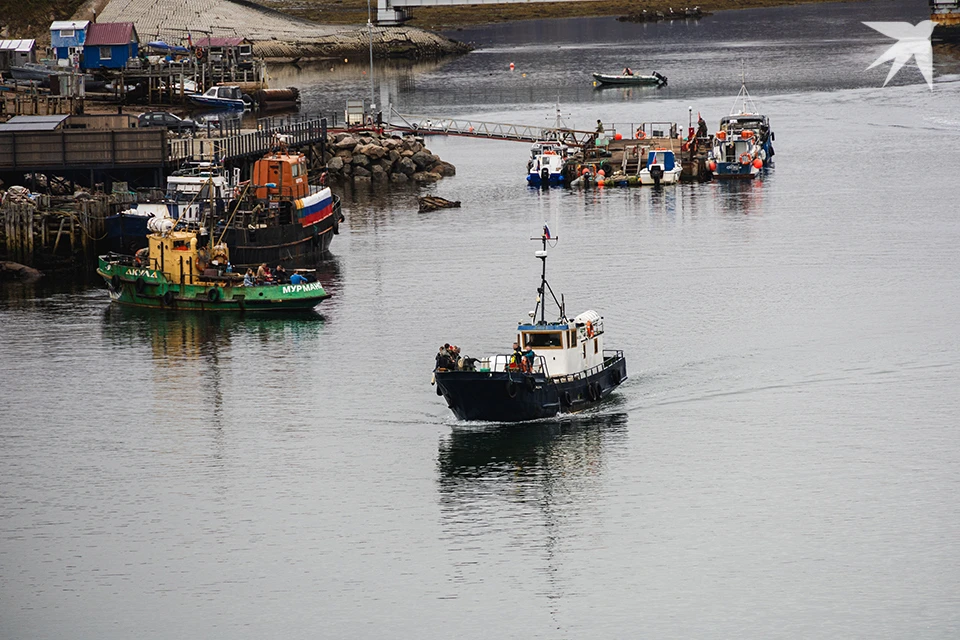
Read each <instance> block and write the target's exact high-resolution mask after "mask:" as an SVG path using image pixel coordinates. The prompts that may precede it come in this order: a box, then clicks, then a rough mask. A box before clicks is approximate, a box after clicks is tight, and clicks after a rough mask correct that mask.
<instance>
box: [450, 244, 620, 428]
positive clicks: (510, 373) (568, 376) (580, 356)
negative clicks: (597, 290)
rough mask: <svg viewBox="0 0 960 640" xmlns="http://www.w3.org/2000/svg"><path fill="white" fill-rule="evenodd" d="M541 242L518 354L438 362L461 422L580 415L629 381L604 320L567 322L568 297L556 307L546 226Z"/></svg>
mask: <svg viewBox="0 0 960 640" xmlns="http://www.w3.org/2000/svg"><path fill="white" fill-rule="evenodd" d="M539 240H542V242H543V250H541V251H537V253H536V256H537V258H539V259H540V260H541V261H542V262H543V269H542V273H541V276H540V287H539V288H538V289H537V294H538V295H537V306H536V308H535V309H534V311H532V312H531V313H530V318H531V321H530V322H529V323H521V324H519V325H518V326H517V333H516V336H515V343H514V352H513V353H512V354H506V355H503V354H501V355H494V356H490V357H487V358H480V359H477V358H466V357H459V353H458V352H457V351H456V350H454V351H453V352H451V351H449V350H446V349H441V353H440V354H439V355H438V356H437V367H436V369H435V370H434V381H435V383H436V385H437V395H441V396H443V397H444V399H445V400H446V401H447V405H448V406H449V407H450V409H451V410H452V411H453V413H454V414H455V415H456V416H457V417H458V418H460V419H461V420H489V421H496V422H519V421H524V420H535V419H537V418H549V417H551V416H555V415H557V414H558V413H571V412H576V411H580V410H583V409H586V408H587V407H590V406H593V405H595V404H597V403H599V402H600V401H602V400H603V399H604V398H606V397H607V396H609V395H610V394H611V393H612V392H613V390H614V389H616V388H617V386H619V385H620V384H622V383H623V381H624V380H626V379H627V364H626V359H625V358H624V356H623V352H622V351H611V350H605V349H604V348H603V334H604V331H603V317H602V316H600V314H598V313H597V312H596V311H585V312H584V313H581V314H580V315H578V316H576V317H575V318H573V319H568V318H567V316H566V309H565V305H564V303H563V302H562V297H561V300H557V297H556V295H554V293H553V289H551V287H550V285H549V284H548V283H547V277H546V274H547V242H548V241H549V240H551V238H550V235H549V231H548V230H547V228H546V227H544V234H543V236H542V238H539ZM547 293H550V296H551V298H552V299H553V301H554V303H555V304H556V306H557V308H558V310H559V317H558V319H557V320H556V321H553V322H549V321H547V319H546V294H547ZM538 312H539V315H540V319H539V320H537V313H538ZM445 347H446V345H445Z"/></svg>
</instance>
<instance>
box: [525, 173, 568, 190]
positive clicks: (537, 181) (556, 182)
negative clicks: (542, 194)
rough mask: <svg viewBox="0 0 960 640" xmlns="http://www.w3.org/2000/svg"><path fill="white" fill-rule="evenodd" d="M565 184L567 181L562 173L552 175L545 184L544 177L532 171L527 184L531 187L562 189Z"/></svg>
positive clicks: (528, 175)
mask: <svg viewBox="0 0 960 640" xmlns="http://www.w3.org/2000/svg"><path fill="white" fill-rule="evenodd" d="M565 183H566V180H564V179H563V174H562V173H551V174H550V177H549V178H547V180H546V182H544V180H543V176H542V175H540V174H539V173H534V172H532V171H531V172H530V173H528V174H527V184H529V185H530V186H531V187H542V186H544V185H549V186H552V187H562V186H563V185H564V184H565Z"/></svg>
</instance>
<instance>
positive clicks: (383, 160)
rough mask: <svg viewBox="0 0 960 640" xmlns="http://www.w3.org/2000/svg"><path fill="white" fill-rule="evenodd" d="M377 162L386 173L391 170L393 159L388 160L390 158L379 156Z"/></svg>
mask: <svg viewBox="0 0 960 640" xmlns="http://www.w3.org/2000/svg"><path fill="white" fill-rule="evenodd" d="M377 164H378V165H379V166H381V167H383V170H384V171H386V172H387V173H390V171H392V170H393V161H392V160H390V158H381V159H380V160H378V161H377Z"/></svg>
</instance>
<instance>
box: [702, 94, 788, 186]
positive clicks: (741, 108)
mask: <svg viewBox="0 0 960 640" xmlns="http://www.w3.org/2000/svg"><path fill="white" fill-rule="evenodd" d="M775 139H776V136H775V135H774V133H773V131H772V130H771V129H770V120H769V119H768V118H767V116H765V115H763V114H761V113H760V112H759V110H758V109H757V106H756V103H754V101H753V98H751V97H750V93H749V92H748V91H747V85H746V83H745V82H742V81H741V85H740V92H739V93H738V94H737V98H736V100H735V101H734V104H733V108H732V109H731V110H730V114H729V115H726V116H724V117H723V118H721V119H720V129H719V131H717V133H716V134H714V136H713V147H712V148H711V150H710V152H709V153H708V154H707V168H708V169H709V170H710V173H711V174H712V175H713V177H714V178H719V179H729V178H746V179H753V178H756V177H757V176H758V175H759V174H760V171H761V170H762V169H763V168H764V167H769V166H771V165H772V164H773V155H774V150H773V141H774V140H775Z"/></svg>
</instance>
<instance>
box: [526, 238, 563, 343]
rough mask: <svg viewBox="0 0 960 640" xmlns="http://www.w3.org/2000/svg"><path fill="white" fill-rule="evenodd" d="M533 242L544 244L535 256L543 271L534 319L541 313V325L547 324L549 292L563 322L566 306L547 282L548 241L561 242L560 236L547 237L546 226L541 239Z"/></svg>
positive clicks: (541, 272)
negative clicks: (547, 295) (547, 293)
mask: <svg viewBox="0 0 960 640" xmlns="http://www.w3.org/2000/svg"><path fill="white" fill-rule="evenodd" d="M530 239H531V240H540V241H541V242H542V243H543V249H542V250H541V251H537V252H536V253H535V254H534V255H535V256H536V257H537V258H539V259H540V260H541V261H542V269H541V271H540V286H539V287H538V288H537V306H536V307H535V308H534V311H533V317H534V319H536V317H537V311H538V310H539V311H540V322H539V324H547V317H546V314H547V302H546V298H545V294H546V292H547V291H549V292H550V296H551V297H552V298H553V301H554V303H555V304H556V305H557V308H558V309H559V310H560V318H561V321H562V320H564V319H565V316H566V310H565V309H564V308H563V307H564V305H563V304H562V303H561V302H560V301H559V300H557V296H556V294H555V293H554V292H553V287H551V286H550V283H549V282H547V240H559V239H560V237H559V236H555V237H553V238H550V237H547V234H546V226H544V233H543V235H541V236H540V237H539V238H530Z"/></svg>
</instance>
